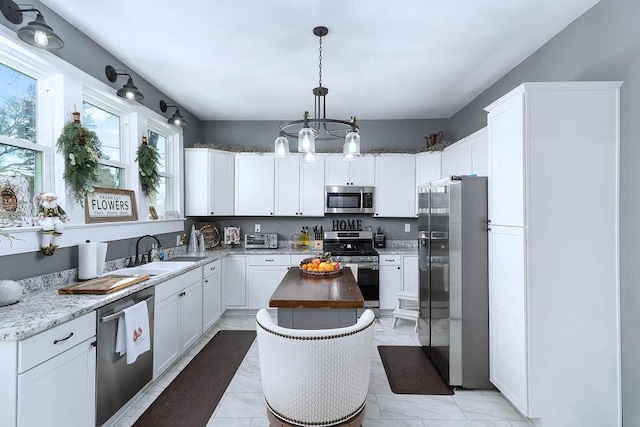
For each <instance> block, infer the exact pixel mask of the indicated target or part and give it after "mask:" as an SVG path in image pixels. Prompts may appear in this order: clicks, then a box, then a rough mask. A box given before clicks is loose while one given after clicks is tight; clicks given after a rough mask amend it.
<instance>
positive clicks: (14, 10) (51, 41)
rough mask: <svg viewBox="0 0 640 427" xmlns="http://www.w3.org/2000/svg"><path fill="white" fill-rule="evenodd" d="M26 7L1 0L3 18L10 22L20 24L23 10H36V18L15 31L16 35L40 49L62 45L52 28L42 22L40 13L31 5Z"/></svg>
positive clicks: (60, 46)
mask: <svg viewBox="0 0 640 427" xmlns="http://www.w3.org/2000/svg"><path fill="white" fill-rule="evenodd" d="M25 6H30V7H29V8H26V9H20V6H18V5H17V4H16V3H15V2H13V0H2V1H1V2H0V10H2V14H3V15H4V17H5V18H7V20H8V21H9V22H11V23H12V24H16V25H18V24H22V13H23V12H37V15H36V19H34V20H33V21H31V22H29V23H28V24H27V25H25V26H24V27H22V28H20V29H19V30H18V31H17V34H18V37H19V38H20V40H22V41H23V42H25V43H27V44H30V45H31V46H35V47H39V48H41V49H60V48H62V47H63V46H64V42H63V41H62V39H61V38H60V37H59V36H58V35H57V34H56V33H54V32H53V28H51V27H50V26H48V25H47V23H46V22H44V16H42V13H40V11H39V10H38V9H36V8H34V7H33V6H31V5H25Z"/></svg>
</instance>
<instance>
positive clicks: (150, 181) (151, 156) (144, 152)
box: [136, 136, 160, 197]
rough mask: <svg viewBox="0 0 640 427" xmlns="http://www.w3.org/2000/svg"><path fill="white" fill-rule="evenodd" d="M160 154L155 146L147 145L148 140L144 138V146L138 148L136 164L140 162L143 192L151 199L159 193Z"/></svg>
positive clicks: (139, 169)
mask: <svg viewBox="0 0 640 427" xmlns="http://www.w3.org/2000/svg"><path fill="white" fill-rule="evenodd" d="M158 160H159V156H158V152H157V151H156V148H155V147H154V146H153V145H149V144H148V143H147V138H146V137H144V136H143V137H142V145H140V147H138V152H137V154H136V162H138V174H139V175H140V183H141V184H142V192H143V193H144V195H145V196H147V197H151V196H152V195H153V194H155V193H157V191H158V189H157V186H158V183H159V182H160V175H158Z"/></svg>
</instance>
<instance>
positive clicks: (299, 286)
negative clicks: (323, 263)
mask: <svg viewBox="0 0 640 427" xmlns="http://www.w3.org/2000/svg"><path fill="white" fill-rule="evenodd" d="M269 307H277V308H362V307H364V298H363V297H362V293H361V292H360V288H358V283H357V282H356V279H355V278H354V277H353V273H352V272H351V269H350V268H349V267H343V268H342V270H341V271H340V272H339V273H337V274H334V275H329V276H310V275H308V274H305V273H303V272H302V270H300V268H298V267H292V268H291V269H289V271H288V272H287V274H286V275H285V276H284V278H283V279H282V281H281V282H280V284H279V285H278V287H277V288H276V290H275V292H274V293H273V295H272V296H271V299H270V300H269Z"/></svg>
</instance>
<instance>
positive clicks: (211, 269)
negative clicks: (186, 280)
mask: <svg viewBox="0 0 640 427" xmlns="http://www.w3.org/2000/svg"><path fill="white" fill-rule="evenodd" d="M220 265H221V263H220V260H219V259H218V260H215V261H213V262H210V263H209V264H205V265H203V266H202V277H203V278H204V277H209V276H211V275H212V274H213V273H216V272H220Z"/></svg>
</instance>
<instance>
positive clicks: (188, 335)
mask: <svg viewBox="0 0 640 427" xmlns="http://www.w3.org/2000/svg"><path fill="white" fill-rule="evenodd" d="M154 310H155V314H154V344H153V379H154V380H155V379H156V378H158V376H160V374H162V372H164V371H165V369H167V368H168V367H169V366H170V365H171V364H172V363H173V362H174V361H175V360H176V359H177V358H178V357H179V356H180V355H182V353H184V352H185V351H186V350H187V349H188V348H189V347H191V345H193V343H195V342H196V341H197V340H198V338H200V336H202V270H201V269H199V268H198V269H195V270H191V271H188V272H186V273H185V274H182V275H180V276H178V277H174V278H173V279H169V280H167V281H166V282H164V283H161V284H159V285H157V286H156V297H155V306H154Z"/></svg>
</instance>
